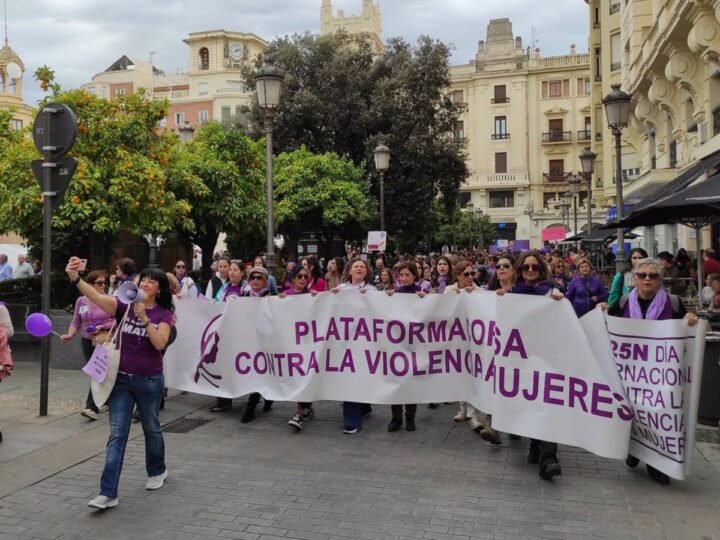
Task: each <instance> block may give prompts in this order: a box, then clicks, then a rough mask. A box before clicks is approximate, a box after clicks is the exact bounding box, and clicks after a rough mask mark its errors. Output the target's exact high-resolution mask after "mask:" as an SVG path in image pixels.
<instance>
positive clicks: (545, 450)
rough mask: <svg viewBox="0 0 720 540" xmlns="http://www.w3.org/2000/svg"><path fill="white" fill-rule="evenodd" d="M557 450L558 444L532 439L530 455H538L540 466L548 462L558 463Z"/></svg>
mask: <svg viewBox="0 0 720 540" xmlns="http://www.w3.org/2000/svg"><path fill="white" fill-rule="evenodd" d="M557 448H558V445H557V443H554V442H548V441H541V440H539V439H530V453H531V454H537V455H538V457H539V460H540V461H539V463H540V465H542V464H543V463H545V462H546V461H550V462H556V461H557V460H558V459H557Z"/></svg>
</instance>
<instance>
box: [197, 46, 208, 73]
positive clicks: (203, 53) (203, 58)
mask: <svg viewBox="0 0 720 540" xmlns="http://www.w3.org/2000/svg"><path fill="white" fill-rule="evenodd" d="M199 60H200V70H201V71H207V70H208V69H210V52H209V51H208V50H207V47H203V48H202V49H200V52H199Z"/></svg>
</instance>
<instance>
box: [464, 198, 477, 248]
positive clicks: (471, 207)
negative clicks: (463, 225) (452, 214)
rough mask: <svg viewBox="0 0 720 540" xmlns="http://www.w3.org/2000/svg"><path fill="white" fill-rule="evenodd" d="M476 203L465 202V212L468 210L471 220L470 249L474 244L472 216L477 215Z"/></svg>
mask: <svg viewBox="0 0 720 540" xmlns="http://www.w3.org/2000/svg"><path fill="white" fill-rule="evenodd" d="M474 208H475V205H474V204H473V203H471V202H469V203H467V204H465V212H467V215H468V216H469V220H468V221H469V222H470V238H469V244H470V245H469V246H468V247H469V249H472V246H473V227H472V218H473V216H474V215H475V210H474Z"/></svg>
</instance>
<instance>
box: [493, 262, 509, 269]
mask: <svg viewBox="0 0 720 540" xmlns="http://www.w3.org/2000/svg"><path fill="white" fill-rule="evenodd" d="M501 268H504V269H505V270H508V269H510V265H509V264H508V263H502V264H496V265H495V270H500V269H501Z"/></svg>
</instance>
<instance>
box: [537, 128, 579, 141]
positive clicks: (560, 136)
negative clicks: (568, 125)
mask: <svg viewBox="0 0 720 540" xmlns="http://www.w3.org/2000/svg"><path fill="white" fill-rule="evenodd" d="M542 142H543V143H568V142H572V131H560V130H552V131H550V132H549V133H543V134H542Z"/></svg>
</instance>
